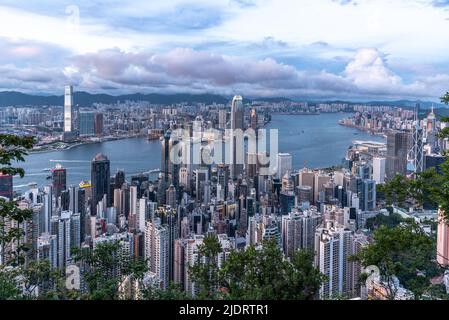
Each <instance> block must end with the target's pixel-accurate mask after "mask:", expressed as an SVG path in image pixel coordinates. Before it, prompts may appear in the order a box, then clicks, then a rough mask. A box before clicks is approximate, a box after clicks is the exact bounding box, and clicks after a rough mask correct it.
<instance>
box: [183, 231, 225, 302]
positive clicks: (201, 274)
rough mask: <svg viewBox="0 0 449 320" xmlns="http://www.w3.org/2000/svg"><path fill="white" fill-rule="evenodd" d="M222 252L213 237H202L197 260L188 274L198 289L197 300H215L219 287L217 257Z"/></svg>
mask: <svg viewBox="0 0 449 320" xmlns="http://www.w3.org/2000/svg"><path fill="white" fill-rule="evenodd" d="M220 252H222V248H221V244H220V241H219V240H218V237H217V236H215V235H209V236H206V237H204V241H203V243H202V244H201V245H200V246H199V247H198V259H197V261H196V262H195V264H194V265H193V266H191V268H190V270H189V272H190V275H191V277H192V280H193V281H194V282H195V286H197V288H198V289H199V292H198V294H197V297H198V298H199V299H215V298H217V294H218V288H219V285H220V274H219V267H218V255H219V254H220Z"/></svg>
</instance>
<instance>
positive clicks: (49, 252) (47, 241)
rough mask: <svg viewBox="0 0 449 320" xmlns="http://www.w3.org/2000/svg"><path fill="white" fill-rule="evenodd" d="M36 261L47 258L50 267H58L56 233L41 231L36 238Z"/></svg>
mask: <svg viewBox="0 0 449 320" xmlns="http://www.w3.org/2000/svg"><path fill="white" fill-rule="evenodd" d="M36 258H37V261H43V260H48V262H49V263H50V266H51V267H52V268H57V267H58V239H57V236H56V235H50V234H48V233H42V235H41V236H40V237H39V238H38V239H37V253H36Z"/></svg>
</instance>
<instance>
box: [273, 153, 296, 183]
mask: <svg viewBox="0 0 449 320" xmlns="http://www.w3.org/2000/svg"><path fill="white" fill-rule="evenodd" d="M292 161H293V158H292V155H291V154H290V153H278V155H277V168H278V170H277V174H276V177H277V178H278V179H282V177H283V176H284V175H285V173H286V172H287V171H292Z"/></svg>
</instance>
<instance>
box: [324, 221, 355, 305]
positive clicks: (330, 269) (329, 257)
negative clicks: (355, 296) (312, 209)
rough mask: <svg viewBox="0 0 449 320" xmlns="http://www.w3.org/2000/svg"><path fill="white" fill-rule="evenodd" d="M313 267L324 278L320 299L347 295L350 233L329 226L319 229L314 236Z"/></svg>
mask: <svg viewBox="0 0 449 320" xmlns="http://www.w3.org/2000/svg"><path fill="white" fill-rule="evenodd" d="M315 252H316V256H315V265H316V266H317V267H318V268H319V270H320V272H321V273H322V274H323V275H325V276H326V280H325V281H323V283H322V284H321V288H320V298H322V299H323V298H332V297H334V296H336V295H347V294H349V293H350V291H351V288H350V284H351V278H352V273H351V268H350V265H349V264H350V262H348V257H349V256H350V255H351V252H352V236H351V231H349V230H347V229H344V228H342V227H336V226H334V225H331V223H329V225H328V226H327V227H326V228H319V229H318V230H317V231H316V236H315Z"/></svg>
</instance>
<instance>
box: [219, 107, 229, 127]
mask: <svg viewBox="0 0 449 320" xmlns="http://www.w3.org/2000/svg"><path fill="white" fill-rule="evenodd" d="M227 116H228V113H227V112H226V110H225V109H220V110H218V128H219V129H221V130H224V129H226V123H227Z"/></svg>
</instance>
